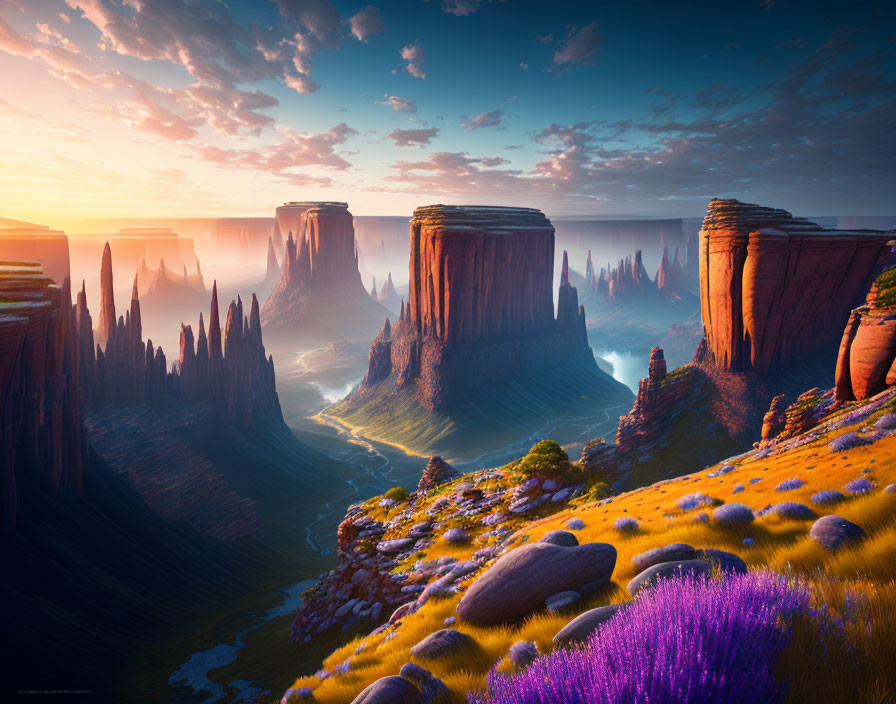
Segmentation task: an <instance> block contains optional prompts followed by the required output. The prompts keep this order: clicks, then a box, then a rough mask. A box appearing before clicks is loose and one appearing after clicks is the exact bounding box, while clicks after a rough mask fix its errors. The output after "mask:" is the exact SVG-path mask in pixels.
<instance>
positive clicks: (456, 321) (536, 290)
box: [349, 205, 602, 411]
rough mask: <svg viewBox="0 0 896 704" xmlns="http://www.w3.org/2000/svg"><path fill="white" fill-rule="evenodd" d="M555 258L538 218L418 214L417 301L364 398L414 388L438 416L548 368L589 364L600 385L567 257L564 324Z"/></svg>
mask: <svg viewBox="0 0 896 704" xmlns="http://www.w3.org/2000/svg"><path fill="white" fill-rule="evenodd" d="M553 257H554V231H553V227H552V226H551V223H550V221H549V220H548V219H547V218H546V217H545V216H544V215H543V214H542V213H541V212H540V211H538V210H533V209H528V208H499V207H474V206H445V205H436V206H426V207H422V208H417V210H415V211H414V217H413V218H412V220H411V259H410V265H409V266H410V278H411V289H410V300H409V302H408V303H407V305H405V304H404V303H403V302H402V305H401V309H400V314H399V317H398V321H397V322H396V324H395V325H394V326H393V325H391V324H390V321H389V320H386V324H385V325H384V327H383V330H382V331H381V332H380V334H379V335H378V336H377V338H376V340H374V342H373V344H372V346H371V350H370V357H369V365H368V372H367V376H366V378H365V380H364V382H363V383H362V385H361V387H360V388H359V389H358V390H357V391H356V392H355V396H356V397H359V398H368V397H371V396H372V395H375V393H377V392H376V391H375V389H376V387H377V385H379V384H381V383H383V382H385V381H387V380H388V381H390V382H391V383H393V384H395V385H397V386H398V387H399V388H407V387H413V388H414V389H415V394H416V399H417V402H418V403H419V404H420V405H421V406H423V407H424V408H426V409H427V410H431V411H435V410H445V409H447V408H449V407H451V405H452V402H453V400H454V399H455V397H456V396H457V395H458V393H459V391H460V390H461V389H473V390H476V389H479V388H480V387H482V386H483V385H486V384H490V383H493V382H495V381H497V380H500V379H502V378H506V377H510V376H513V375H527V374H531V373H534V372H535V370H537V369H538V368H539V367H540V366H545V365H551V366H562V365H564V364H572V363H581V365H582V366H583V367H587V368H588V369H589V370H591V367H592V366H593V372H594V374H595V376H600V375H601V374H602V373H601V372H599V370H598V369H597V367H596V365H595V363H594V357H593V355H592V353H591V349H590V348H589V346H588V342H587V338H586V333H585V313H584V310H583V309H582V307H581V306H579V304H578V294H577V292H576V289H575V288H574V287H573V286H571V285H570V283H569V265H568V262H567V260H566V255H565V253H564V265H563V272H562V275H561V283H560V289H559V298H558V306H557V317H556V318H555V317H554V309H553V301H552V296H551V279H552V272H553ZM383 393H387V394H388V392H386V391H384V392H383ZM349 401H350V402H351V401H352V397H351V396H350V397H349Z"/></svg>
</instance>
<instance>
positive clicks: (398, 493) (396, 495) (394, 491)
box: [383, 486, 408, 501]
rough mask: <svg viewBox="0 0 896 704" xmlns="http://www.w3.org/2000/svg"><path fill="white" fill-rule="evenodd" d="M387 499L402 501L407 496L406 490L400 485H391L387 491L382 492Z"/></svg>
mask: <svg viewBox="0 0 896 704" xmlns="http://www.w3.org/2000/svg"><path fill="white" fill-rule="evenodd" d="M383 496H385V497H386V498H387V499H392V500H393V501H404V500H405V499H406V498H408V490H407V489H405V488H404V487H402V486H393V487H392V488H391V489H389V491H387V492H386V493H385V494H383Z"/></svg>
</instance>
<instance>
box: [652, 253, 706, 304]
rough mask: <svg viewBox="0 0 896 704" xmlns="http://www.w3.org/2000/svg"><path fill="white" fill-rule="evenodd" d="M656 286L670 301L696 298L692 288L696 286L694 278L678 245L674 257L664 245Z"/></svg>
mask: <svg viewBox="0 0 896 704" xmlns="http://www.w3.org/2000/svg"><path fill="white" fill-rule="evenodd" d="M694 283H696V282H694ZM656 287H657V290H659V292H660V295H662V296H663V298H665V299H667V300H670V301H680V300H683V299H688V300H694V299H695V298H696V296H695V295H694V293H693V291H692V290H691V289H692V288H694V286H692V279H691V277H690V276H689V275H688V273H687V271H685V268H684V265H683V264H682V262H681V258H680V257H679V254H678V247H676V248H675V254H674V256H672V257H670V256H669V249H668V248H667V247H663V257H662V259H661V260H660V268H659V269H658V270H657V272H656Z"/></svg>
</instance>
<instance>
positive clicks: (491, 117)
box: [460, 110, 504, 132]
mask: <svg viewBox="0 0 896 704" xmlns="http://www.w3.org/2000/svg"><path fill="white" fill-rule="evenodd" d="M503 115H504V111H503V110H492V111H491V112H484V113H482V114H481V115H477V116H476V117H471V118H469V119H467V120H465V121H464V122H462V123H461V125H460V126H461V127H463V128H464V129H465V130H467V131H468V132H469V131H470V130H478V129H480V128H482V127H494V126H495V125H500V124H501V118H502V116H503Z"/></svg>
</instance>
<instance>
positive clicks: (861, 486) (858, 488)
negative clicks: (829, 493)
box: [846, 477, 874, 494]
mask: <svg viewBox="0 0 896 704" xmlns="http://www.w3.org/2000/svg"><path fill="white" fill-rule="evenodd" d="M873 488H874V485H873V484H872V483H871V482H869V481H868V480H867V479H865V477H860V478H859V479H853V480H852V481H851V482H849V483H848V484H847V485H846V490H847V491H849V492H851V493H853V494H867V493H868V492H869V491H871V490H872V489H873Z"/></svg>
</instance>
